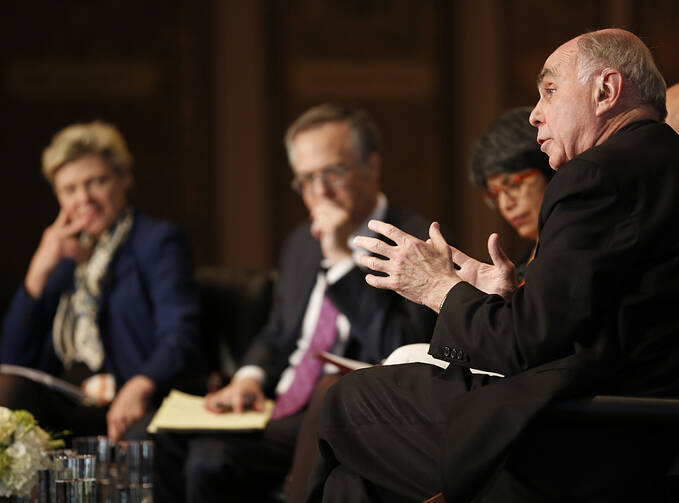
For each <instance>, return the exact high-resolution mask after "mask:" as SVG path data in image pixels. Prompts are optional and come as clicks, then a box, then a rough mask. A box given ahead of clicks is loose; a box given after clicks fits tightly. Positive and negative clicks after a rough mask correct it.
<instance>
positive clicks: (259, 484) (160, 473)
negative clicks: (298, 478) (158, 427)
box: [155, 414, 301, 503]
mask: <svg viewBox="0 0 679 503" xmlns="http://www.w3.org/2000/svg"><path fill="white" fill-rule="evenodd" d="M300 422H301V414H297V415H294V416H290V417H286V418H283V419H280V420H276V421H270V422H269V424H268V425H267V427H266V429H265V430H263V431H261V432H256V433H222V434H209V435H159V436H157V438H156V446H157V454H158V456H157V457H158V460H157V461H156V469H155V475H156V484H157V488H156V494H157V495H158V496H157V498H156V501H174V502H181V501H187V502H189V503H193V502H200V503H206V502H211V501H265V498H266V495H267V494H268V493H270V491H271V490H272V489H273V488H275V487H276V486H277V485H280V484H281V483H282V482H283V480H284V478H285V475H286V474H287V473H288V471H289V469H290V465H291V463H292V455H293V450H294V446H295V440H296V437H297V432H298V430H299V425H300ZM163 498H166V499H163Z"/></svg>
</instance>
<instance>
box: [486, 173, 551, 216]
mask: <svg viewBox="0 0 679 503" xmlns="http://www.w3.org/2000/svg"><path fill="white" fill-rule="evenodd" d="M541 173H542V172H541V171H540V170H539V169H527V170H525V171H521V172H519V173H515V174H511V175H507V177H506V178H505V179H504V180H503V181H502V183H501V184H500V185H498V186H497V187H489V188H488V190H487V191H486V193H485V194H484V195H483V199H484V200H485V201H486V203H488V204H489V205H491V206H492V207H495V206H496V204H497V199H498V197H500V193H502V192H504V193H505V194H506V195H508V196H509V197H511V198H512V199H516V198H517V197H519V196H520V195H521V192H522V191H523V188H524V187H525V183H524V182H525V181H526V180H527V179H528V178H532V177H534V176H537V175H539V174H541Z"/></svg>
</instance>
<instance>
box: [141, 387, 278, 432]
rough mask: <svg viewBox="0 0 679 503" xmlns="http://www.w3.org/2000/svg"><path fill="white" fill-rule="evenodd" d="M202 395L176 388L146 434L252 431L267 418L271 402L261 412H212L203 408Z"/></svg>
mask: <svg viewBox="0 0 679 503" xmlns="http://www.w3.org/2000/svg"><path fill="white" fill-rule="evenodd" d="M204 401H205V399H204V398H203V397H202V396H195V395H189V394H188V393H183V392H181V391H178V390H176V389H173V390H172V391H170V394H169V395H168V396H166V397H165V399H164V400H163V403H162V404H161V406H160V408H159V409H158V412H156V415H155V416H153V420H152V421H151V423H150V424H149V425H148V427H147V428H146V431H148V432H149V433H158V432H172V431H176V432H184V431H205V430H211V431H217V430H222V431H228V430H233V431H252V430H263V429H264V427H266V424H267V423H268V422H269V419H270V418H271V413H272V412H273V405H274V404H273V401H271V400H267V401H266V403H265V405H264V411H263V412H258V411H254V410H249V411H246V412H243V413H242V414H235V413H233V412H224V413H222V414H216V413H214V412H210V411H208V410H206V409H205V407H204V406H203V402H204Z"/></svg>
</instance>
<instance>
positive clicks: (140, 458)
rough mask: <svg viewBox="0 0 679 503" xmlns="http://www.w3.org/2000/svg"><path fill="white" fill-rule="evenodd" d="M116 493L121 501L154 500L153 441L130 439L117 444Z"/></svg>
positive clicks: (148, 501)
mask: <svg viewBox="0 0 679 503" xmlns="http://www.w3.org/2000/svg"><path fill="white" fill-rule="evenodd" d="M115 467H116V493H117V496H118V501H119V502H120V503H152V502H153V441H151V440H134V441H132V440H130V441H123V442H118V443H117V444H116V446H115Z"/></svg>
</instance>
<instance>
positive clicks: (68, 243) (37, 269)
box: [24, 209, 90, 298]
mask: <svg viewBox="0 0 679 503" xmlns="http://www.w3.org/2000/svg"><path fill="white" fill-rule="evenodd" d="M86 225H87V217H86V216H81V217H78V218H71V217H69V216H68V215H67V213H66V211H65V210H63V209H62V210H61V211H60V212H59V215H58V216H57V218H56V220H55V221H54V223H53V224H52V225H50V226H49V227H47V229H45V231H44V232H43V234H42V239H41V240H40V245H38V249H37V250H36V251H35V253H34V254H33V258H32V259H31V263H30V265H29V267H28V272H27V273H26V278H25V280H24V284H25V286H26V290H27V291H28V293H29V294H30V295H31V296H32V297H34V298H38V297H40V295H41V294H42V291H43V289H44V288H45V284H46V283H47V278H48V277H49V275H50V273H51V272H52V271H53V270H54V268H55V267H56V265H57V264H58V263H59V261H60V260H61V259H62V258H71V259H73V260H75V261H76V262H77V263H80V262H83V261H85V260H87V258H88V257H89V254H90V249H89V247H86V246H84V245H83V244H82V243H81V241H80V239H79V237H78V235H79V233H80V232H81V231H82V230H83V229H84V228H85V226H86Z"/></svg>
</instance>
